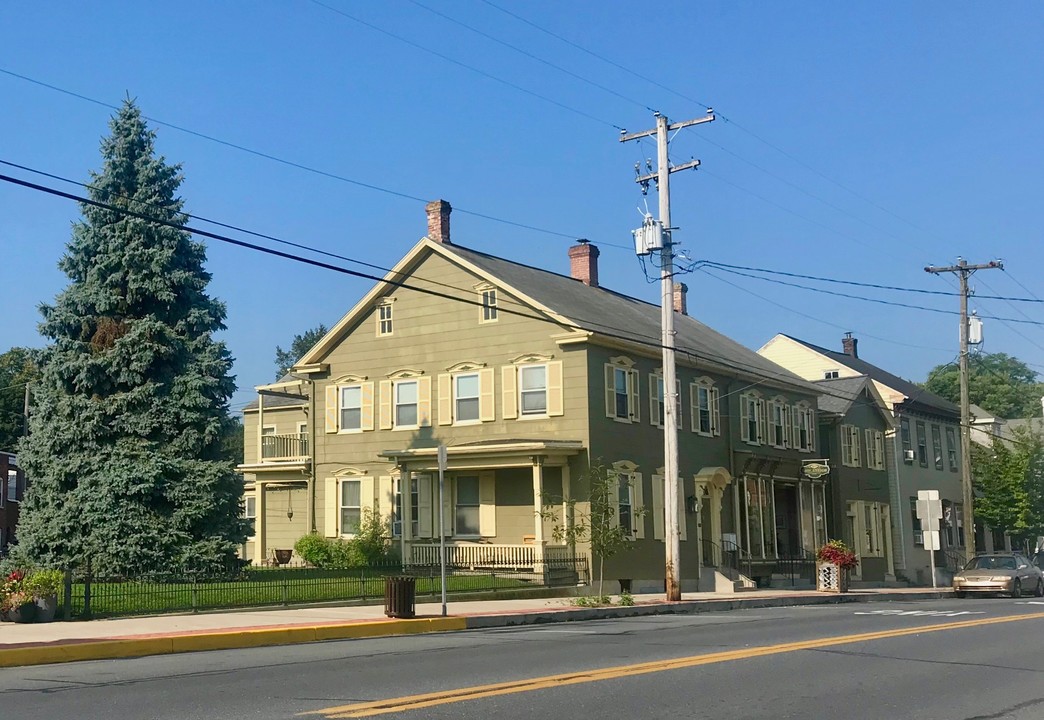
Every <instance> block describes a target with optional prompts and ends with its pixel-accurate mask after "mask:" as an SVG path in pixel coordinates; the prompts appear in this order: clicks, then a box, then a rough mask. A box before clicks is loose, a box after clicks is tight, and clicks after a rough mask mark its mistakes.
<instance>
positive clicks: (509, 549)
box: [410, 542, 570, 568]
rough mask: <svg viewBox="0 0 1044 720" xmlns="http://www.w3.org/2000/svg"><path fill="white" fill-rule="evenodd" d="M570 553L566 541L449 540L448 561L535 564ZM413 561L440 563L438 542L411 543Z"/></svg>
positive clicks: (456, 564) (470, 564) (472, 564)
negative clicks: (505, 543)
mask: <svg viewBox="0 0 1044 720" xmlns="http://www.w3.org/2000/svg"><path fill="white" fill-rule="evenodd" d="M569 556H570V553H569V548H568V547H566V546H565V545H544V546H540V545H536V544H523V545H495V544H492V543H469V542H447V543H446V564H447V565H452V566H454V567H483V566H488V567H518V568H532V567H535V566H536V564H537V563H538V562H539V561H541V560H552V559H557V558H566V557H569ZM410 562H411V563H412V564H414V565H438V564H439V545H438V543H413V544H411V545H410Z"/></svg>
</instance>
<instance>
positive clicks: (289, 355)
mask: <svg viewBox="0 0 1044 720" xmlns="http://www.w3.org/2000/svg"><path fill="white" fill-rule="evenodd" d="M326 333H327V330H326V326H325V325H323V324H322V323H319V325H317V326H316V327H314V328H312V329H311V330H306V331H305V332H303V333H301V334H300V335H294V339H293V340H292V341H291V342H290V349H289V350H284V349H283V348H281V347H280V346H278V345H276V356H275V364H276V380H278V379H279V378H281V377H283V376H284V375H286V374H287V373H288V372H290V368H292V367H293V366H294V363H296V362H297V361H298V360H300V359H301V358H302V357H304V354H305V353H306V352H308V351H309V350H311V349H312V347H313V346H314V345H315V344H316V343H317V342H319V341H320V340H322V339H323V336H324V335H326Z"/></svg>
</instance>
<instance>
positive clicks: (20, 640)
mask: <svg viewBox="0 0 1044 720" xmlns="http://www.w3.org/2000/svg"><path fill="white" fill-rule="evenodd" d="M950 594H951V593H950V591H949V590H931V589H927V590H925V589H919V588H914V589H906V588H903V589H894V588H886V589H861V590H854V591H851V592H849V593H846V594H844V595H837V594H831V593H819V592H815V591H809V590H802V591H784V590H758V591H752V592H744V593H740V594H731V593H690V594H686V595H684V596H683V599H682V601H681V602H677V603H667V602H665V601H664V600H663V599H662V596H660V595H638V596H635V604H634V605H633V606H624V607H621V606H612V607H602V608H580V607H576V606H575V605H573V604H572V600H573V599H571V598H555V599H524V600H480V601H472V602H459V601H458V602H451V603H450V604H449V615H448V617H442V616H441V609H442V608H441V605H439V604H437V603H421V604H418V605H417V618H416V619H413V620H389V619H387V618H385V616H384V607H383V606H382V605H361V606H360V605H356V606H346V607H337V606H328V607H311V608H280V609H264V610H244V611H239V612H221V613H203V614H198V615H162V616H150V617H136V618H120V619H114V620H93V621H80V622H55V623H48V624H41V625H18V624H14V623H0V667H13V666H18V665H40V664H47V663H54V662H70V661H76V660H101V659H113V658H122V657H140V656H144V655H161V654H168V653H175V652H193V651H200V650H217V649H233V648H245V647H262V646H268V645H285V644H295V643H304V642H319V641H323V640H338V639H349V638H364V637H382V636H390V635H407V634H414V633H424V632H446V631H452V630H465V629H472V628H492V627H509V626H513V625H528V624H537V623H549V622H570V621H581V620H595V619H606V618H614V617H636V616H641V615H662V614H691V613H700V612H722V611H727V610H738V609H745V608H766V607H784V606H792V605H819V604H835V603H858V602H887V601H902V600H928V599H938V598H941V597H948V596H949V595H950Z"/></svg>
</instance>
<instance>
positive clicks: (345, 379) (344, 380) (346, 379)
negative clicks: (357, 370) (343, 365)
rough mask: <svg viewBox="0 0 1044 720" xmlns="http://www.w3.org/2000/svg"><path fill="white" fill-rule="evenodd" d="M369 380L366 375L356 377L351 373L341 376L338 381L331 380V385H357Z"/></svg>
mask: <svg viewBox="0 0 1044 720" xmlns="http://www.w3.org/2000/svg"><path fill="white" fill-rule="evenodd" d="M368 379H369V378H368V377H367V376H366V375H355V374H352V373H349V374H347V375H341V376H340V377H339V378H337V379H336V380H331V381H330V384H331V385H355V384H356V383H361V382H366V381H367V380H368Z"/></svg>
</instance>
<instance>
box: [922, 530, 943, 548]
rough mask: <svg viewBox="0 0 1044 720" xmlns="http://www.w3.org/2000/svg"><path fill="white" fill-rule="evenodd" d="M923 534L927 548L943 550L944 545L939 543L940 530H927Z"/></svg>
mask: <svg viewBox="0 0 1044 720" xmlns="http://www.w3.org/2000/svg"><path fill="white" fill-rule="evenodd" d="M922 534H923V535H924V549H925V550H942V546H941V545H940V544H939V531H938V530H925V531H924V532H923V533H922Z"/></svg>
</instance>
